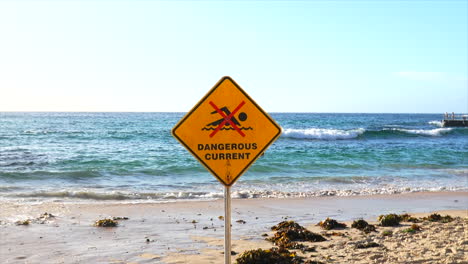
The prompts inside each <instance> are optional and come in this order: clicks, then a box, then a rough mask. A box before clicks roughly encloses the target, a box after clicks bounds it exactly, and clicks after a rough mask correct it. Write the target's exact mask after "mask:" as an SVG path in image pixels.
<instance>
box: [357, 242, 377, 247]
mask: <svg viewBox="0 0 468 264" xmlns="http://www.w3.org/2000/svg"><path fill="white" fill-rule="evenodd" d="M372 247H380V244H377V243H375V242H369V243H359V244H357V245H356V248H372Z"/></svg>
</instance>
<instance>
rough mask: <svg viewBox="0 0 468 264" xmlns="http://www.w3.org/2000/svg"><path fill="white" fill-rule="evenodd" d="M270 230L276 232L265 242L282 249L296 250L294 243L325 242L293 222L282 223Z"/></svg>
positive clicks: (319, 236)
mask: <svg viewBox="0 0 468 264" xmlns="http://www.w3.org/2000/svg"><path fill="white" fill-rule="evenodd" d="M271 229H272V230H276V233H275V234H274V235H273V237H269V238H266V240H268V241H271V242H273V243H275V245H277V246H279V247H282V248H297V247H298V245H297V243H295V242H294V241H309V242H321V241H326V239H325V238H324V237H323V236H321V235H319V234H316V233H313V232H310V231H309V230H307V229H306V228H304V227H303V226H301V225H299V224H298V223H296V222H294V221H283V222H281V223H279V224H278V225H276V226H273V227H272V228H271Z"/></svg>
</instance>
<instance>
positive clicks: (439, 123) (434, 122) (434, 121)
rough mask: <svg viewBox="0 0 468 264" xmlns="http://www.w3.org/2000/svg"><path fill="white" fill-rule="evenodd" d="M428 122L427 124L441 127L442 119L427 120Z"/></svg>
mask: <svg viewBox="0 0 468 264" xmlns="http://www.w3.org/2000/svg"><path fill="white" fill-rule="evenodd" d="M428 123H429V125H434V126H438V127H442V121H438V120H433V121H429V122H428Z"/></svg>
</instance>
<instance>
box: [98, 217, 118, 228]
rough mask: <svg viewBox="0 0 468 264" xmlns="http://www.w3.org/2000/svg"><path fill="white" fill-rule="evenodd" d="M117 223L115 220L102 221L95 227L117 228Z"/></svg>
mask: <svg viewBox="0 0 468 264" xmlns="http://www.w3.org/2000/svg"><path fill="white" fill-rule="evenodd" d="M117 224H118V223H117V221H115V220H112V219H108V218H106V219H101V220H97V221H96V222H95V223H94V226H99V227H115V226H117Z"/></svg>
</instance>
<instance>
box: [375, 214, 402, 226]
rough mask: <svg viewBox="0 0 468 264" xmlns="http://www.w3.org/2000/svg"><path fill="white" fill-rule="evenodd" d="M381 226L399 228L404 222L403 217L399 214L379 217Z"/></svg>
mask: <svg viewBox="0 0 468 264" xmlns="http://www.w3.org/2000/svg"><path fill="white" fill-rule="evenodd" d="M378 220H379V222H380V225H381V226H397V225H399V224H400V222H401V221H402V219H401V216H399V215H397V214H387V215H381V216H379V219H378Z"/></svg>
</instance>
